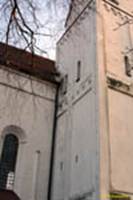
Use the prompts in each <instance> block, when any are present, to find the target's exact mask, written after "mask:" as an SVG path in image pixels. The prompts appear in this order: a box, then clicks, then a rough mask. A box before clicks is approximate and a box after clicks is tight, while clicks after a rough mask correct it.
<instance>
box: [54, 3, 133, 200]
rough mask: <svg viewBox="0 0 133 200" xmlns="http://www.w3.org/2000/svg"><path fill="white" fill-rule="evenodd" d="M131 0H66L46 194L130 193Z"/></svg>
mask: <svg viewBox="0 0 133 200" xmlns="http://www.w3.org/2000/svg"><path fill="white" fill-rule="evenodd" d="M132 6H133V2H132V0H122V1H120V0H84V1H80V0H78V1H76V0H75V1H72V4H71V6H70V12H69V14H68V17H67V21H66V32H65V33H64V35H63V36H62V38H61V39H60V40H59V42H58V43H57V67H58V68H59V69H60V70H61V71H62V73H63V75H64V80H63V82H64V84H65V87H62V89H61V91H60V98H59V111H58V125H57V140H56V153H55V155H56V156H55V157H56V158H55V167H54V184H53V193H52V194H53V199H54V200H67V199H71V200H76V199H85V200H97V199H122V198H123V199H124V200H125V199H132V198H133V197H132V195H133V189H132V188H133V178H132V176H133V172H132V164H133V161H132V152H133V147H132V146H133V145H132V137H133V136H132V130H133V126H132V118H133V112H132V109H133V99H132V97H133V78H132V61H133V60H132V59H133V57H132V56H133V55H132V50H133V49H132V41H133V26H132V21H133V15H132Z"/></svg>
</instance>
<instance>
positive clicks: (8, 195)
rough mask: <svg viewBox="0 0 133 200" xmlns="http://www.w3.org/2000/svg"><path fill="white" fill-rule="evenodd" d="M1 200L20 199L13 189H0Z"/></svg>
mask: <svg viewBox="0 0 133 200" xmlns="http://www.w3.org/2000/svg"><path fill="white" fill-rule="evenodd" d="M0 199H1V200H21V199H20V198H19V197H18V196H17V195H16V194H15V193H14V192H13V191H10V190H0Z"/></svg>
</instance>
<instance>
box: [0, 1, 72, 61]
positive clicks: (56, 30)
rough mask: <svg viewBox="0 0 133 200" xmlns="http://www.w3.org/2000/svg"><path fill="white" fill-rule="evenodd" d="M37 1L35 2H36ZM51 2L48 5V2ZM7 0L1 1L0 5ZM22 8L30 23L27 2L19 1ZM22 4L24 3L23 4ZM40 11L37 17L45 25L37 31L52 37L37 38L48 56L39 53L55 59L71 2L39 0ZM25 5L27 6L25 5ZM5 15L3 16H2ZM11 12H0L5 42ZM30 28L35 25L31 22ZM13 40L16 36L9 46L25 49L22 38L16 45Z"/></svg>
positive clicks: (0, 24)
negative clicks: (56, 48) (57, 45)
mask: <svg viewBox="0 0 133 200" xmlns="http://www.w3.org/2000/svg"><path fill="white" fill-rule="evenodd" d="M34 1H35V0H34ZM48 1H49V2H50V3H49V4H47V2H48ZM2 2H5V0H0V5H2ZM18 2H19V5H20V7H21V8H22V9H21V10H22V12H23V15H24V17H25V19H26V20H27V21H28V20H29V21H30V19H31V18H29V15H28V14H27V13H28V12H29V11H28V10H29V8H28V6H27V1H26V0H25V1H18ZM21 2H22V3H21ZM36 2H37V4H36V5H37V6H38V11H37V16H38V18H39V21H40V23H41V24H43V28H41V29H40V30H37V31H38V32H39V33H40V32H41V33H42V34H43V33H45V34H50V35H51V37H44V36H37V46H38V47H39V48H40V49H42V50H44V51H46V52H47V54H42V53H41V52H40V51H37V52H36V53H39V54H41V55H43V56H45V57H49V58H52V59H55V46H56V42H57V41H58V39H59V38H60V37H61V35H62V34H63V31H64V23H65V19H66V16H67V13H68V9H69V2H70V0H37V1H35V3H36ZM24 3H25V4H24ZM2 14H3V15H2ZM9 14H10V10H7V12H6V13H5V12H3V13H2V12H0V41H3V42H4V41H5V39H4V37H5V35H6V34H5V33H6V30H7V24H8V22H9V17H10V15H9ZM30 26H31V27H32V26H33V27H34V25H33V23H32V22H31V24H30ZM32 29H33V28H32ZM13 38H16V37H15V36H14V34H13V35H12V36H11V37H10V40H9V44H11V45H15V46H17V47H19V48H23V46H24V43H23V40H21V39H20V38H19V39H18V40H17V42H18V43H16V41H15V43H14V41H13ZM12 41H13V42H12Z"/></svg>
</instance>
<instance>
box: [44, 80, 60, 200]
mask: <svg viewBox="0 0 133 200" xmlns="http://www.w3.org/2000/svg"><path fill="white" fill-rule="evenodd" d="M59 88H60V83H58V84H57V89H56V96H55V108H54V120H53V133H52V144H51V155H50V168H49V182H48V193H47V200H52V189H53V174H54V162H55V150H56V136H57V132H56V130H57V113H58V99H59Z"/></svg>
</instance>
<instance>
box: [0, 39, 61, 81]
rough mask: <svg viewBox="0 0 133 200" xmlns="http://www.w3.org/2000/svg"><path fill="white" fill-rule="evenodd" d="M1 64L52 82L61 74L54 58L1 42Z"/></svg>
mask: <svg viewBox="0 0 133 200" xmlns="http://www.w3.org/2000/svg"><path fill="white" fill-rule="evenodd" d="M0 64H1V65H4V66H6V67H8V68H12V69H15V70H17V71H20V72H23V73H25V74H29V75H32V76H35V77H37V78H39V79H43V80H46V81H50V82H56V77H57V76H58V75H59V73H58V72H57V70H56V67H55V62H54V61H53V60H50V59H48V58H44V57H42V56H38V55H36V54H32V53H30V52H27V51H25V50H22V49H19V48H16V47H13V46H11V45H7V44H5V43H1V42H0Z"/></svg>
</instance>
